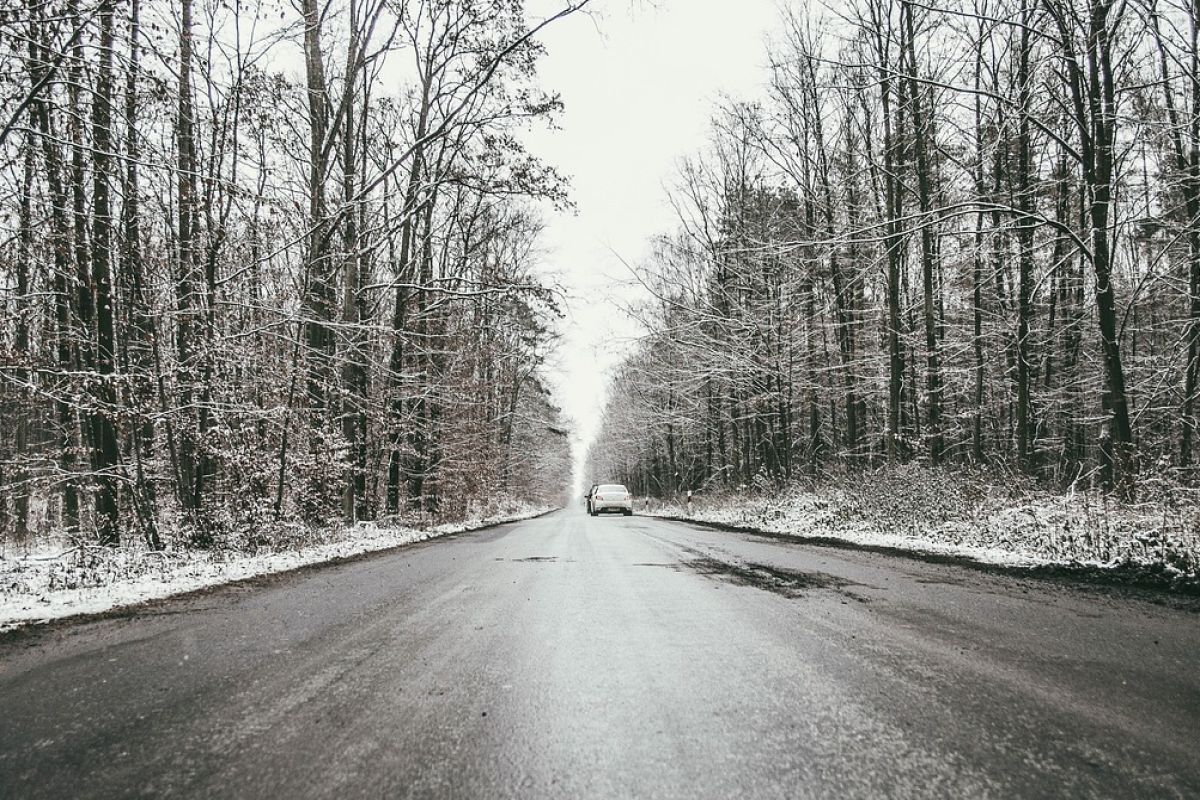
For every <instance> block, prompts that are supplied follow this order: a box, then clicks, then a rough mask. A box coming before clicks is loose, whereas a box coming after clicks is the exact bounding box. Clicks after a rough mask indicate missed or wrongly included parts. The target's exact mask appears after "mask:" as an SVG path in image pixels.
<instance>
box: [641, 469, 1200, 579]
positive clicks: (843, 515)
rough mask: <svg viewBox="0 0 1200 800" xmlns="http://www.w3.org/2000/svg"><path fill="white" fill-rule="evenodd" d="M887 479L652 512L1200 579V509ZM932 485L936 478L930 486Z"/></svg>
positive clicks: (1024, 562) (1011, 559)
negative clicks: (1199, 523)
mask: <svg viewBox="0 0 1200 800" xmlns="http://www.w3.org/2000/svg"><path fill="white" fill-rule="evenodd" d="M872 479H873V480H877V481H878V482H879V483H882V484H883V485H882V486H880V485H874V486H864V485H863V484H859V485H849V484H846V483H841V484H837V485H830V486H822V487H811V486H810V487H800V486H797V487H792V488H791V489H790V490H788V491H784V492H781V493H779V494H774V495H771V494H764V495H736V494H735V495H728V496H724V497H703V498H697V500H696V502H695V503H694V504H693V506H692V508H691V510H690V511H689V510H688V509H687V507H686V506H683V505H680V504H665V505H661V506H657V507H653V508H650V509H647V510H646V511H645V512H643V513H648V514H651V515H655V516H664V517H677V518H685V519H694V520H696V521H697V522H708V523H715V524H717V525H723V526H729V527H733V528H741V529H745V530H757V531H762V532H764V533H770V534H780V535H785V536H794V537H796V538H797V539H800V540H802V539H805V538H812V539H832V540H839V541H845V542H848V543H851V544H855V545H863V546H869V547H885V548H895V549H900V550H910V551H915V552H921V553H929V554H935V555H948V556H956V557H964V558H969V559H973V560H975V561H979V562H982V563H987V564H997V565H1003V566H1019V567H1031V566H1044V565H1059V566H1068V565H1069V566H1084V567H1095V568H1103V569H1115V568H1122V567H1124V568H1133V569H1136V570H1140V571H1148V572H1153V573H1156V574H1159V575H1161V576H1162V577H1163V578H1166V579H1167V580H1169V581H1172V582H1175V583H1190V584H1194V583H1196V582H1197V580H1198V579H1200V533H1198V532H1197V530H1198V525H1197V522H1198V520H1200V509H1197V508H1195V507H1194V505H1193V504H1190V503H1187V504H1181V505H1179V506H1178V507H1175V508H1169V507H1168V506H1166V505H1163V504H1146V505H1144V506H1141V507H1135V506H1122V505H1119V504H1116V503H1113V502H1110V501H1109V500H1107V499H1105V498H1102V497H1097V496H1095V495H1087V496H1085V495H1083V494H1082V493H1080V494H1067V495H1054V494H1051V493H1047V492H1041V493H1027V494H1025V495H1023V496H1015V495H1014V494H1010V493H1009V492H1007V491H1004V490H1002V489H997V490H987V489H982V490H981V488H980V486H979V484H978V483H972V482H970V481H967V480H957V479H954V478H953V477H950V478H946V477H944V476H933V477H931V476H929V475H928V474H924V475H923V474H919V473H916V472H899V473H898V474H891V475H876V476H872ZM930 484H932V485H930Z"/></svg>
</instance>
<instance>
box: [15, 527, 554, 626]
mask: <svg viewBox="0 0 1200 800" xmlns="http://www.w3.org/2000/svg"><path fill="white" fill-rule="evenodd" d="M550 510H552V508H551V507H550V506H516V507H514V508H511V509H507V510H505V511H503V512H501V513H494V514H492V515H490V516H479V517H473V518H469V519H467V520H464V521H462V522H455V523H448V524H443V525H437V526H435V527H430V528H424V529H418V528H403V527H396V528H387V527H382V528H381V527H377V526H376V525H374V524H372V523H359V524H358V525H355V526H354V527H351V528H346V529H343V530H342V531H339V532H338V533H337V534H336V538H335V539H334V540H333V541H328V542H325V543H322V544H314V545H309V546H306V547H300V548H296V549H292V550H281V551H275V552H267V553H257V554H249V553H238V552H227V551H202V550H184V549H179V550H165V551H159V552H152V551H149V550H144V549H142V550H139V549H133V548H130V549H126V548H121V549H117V550H112V549H110V548H101V547H83V548H70V549H67V550H65V551H64V550H63V549H62V548H58V549H56V550H51V549H48V548H45V547H42V548H40V549H39V550H37V551H31V552H28V553H25V554H22V555H20V556H9V557H0V631H5V630H10V629H12V628H16V627H19V626H21V625H27V624H30V623H39V622H48V621H50V620H52V619H59V618H62V617H70V616H75V615H76V614H94V613H98V612H102V611H108V610H111V609H113V608H118V607H121V606H127V605H131V604H134V603H141V602H144V601H147V600H157V599H159V598H163V597H168V596H170V595H175V594H182V593H184V592H190V591H194V590H196V589H202V588H205V587H207V586H215V585H218V584H222V583H230V582H232V581H237V580H241V579H243V578H251V577H254V576H256V575H265V574H268V573H272V572H285V571H287V570H292V569H296V568H298V567H302V566H305V565H308V564H317V563H320V562H324V561H331V560H334V559H338V558H346V557H348V556H354V555H358V554H360V553H367V552H372V551H376V550H386V549H388V548H392V547H399V546H400V545H405V544H411V543H413V542H420V541H424V540H426V539H432V538H434V537H437V536H445V535H447V534H452V533H461V532H464V531H469V530H475V529H478V528H484V527H487V526H489V525H497V524H500V523H504V522H513V521H516V520H522V519H529V518H531V517H536V516H539V515H541V514H544V513H546V512H548V511H550Z"/></svg>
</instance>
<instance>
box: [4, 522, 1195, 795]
mask: <svg viewBox="0 0 1200 800" xmlns="http://www.w3.org/2000/svg"><path fill="white" fill-rule="evenodd" d="M1154 599H1155V598H1154V597H1152V596H1149V597H1142V596H1139V595H1130V594H1128V593H1121V592H1116V593H1114V592H1110V591H1107V590H1105V589H1103V588H1097V587H1094V586H1079V585H1074V584H1072V583H1070V582H1062V581H1052V580H1043V579H1033V578H1021V577H1014V576H1012V575H1006V574H991V573H988V572H983V571H979V570H976V569H971V568H967V567H964V566H959V565H954V564H945V563H926V562H923V561H920V560H915V559H909V558H902V557H897V556H894V555H888V554H882V553H874V552H862V551H851V550H840V549H836V548H830V547H819V546H812V545H800V544H795V543H791V542H780V541H776V540H772V539H766V538H761V537H756V536H753V535H748V534H735V533H727V532H718V531H712V530H707V529H703V528H699V527H695V526H691V525H686V524H681V523H672V522H664V521H658V520H654V519H650V518H646V517H642V516H635V517H632V518H623V517H602V518H598V519H592V518H590V517H588V516H586V515H585V514H584V513H583V512H582V511H579V510H575V509H570V510H565V511H560V512H556V513H554V514H551V515H549V516H546V517H542V518H539V519H536V520H532V521H528V522H524V523H518V524H511V525H505V526H501V527H497V528H492V529H488V530H484V531H479V532H475V533H469V534H462V535H458V536H454V537H450V538H445V539H441V540H434V541H430V542H427V543H422V544H419V545H414V546H410V547H406V548H402V549H399V550H395V551H391V552H389V553H385V554H380V555H376V556H372V557H368V558H363V559H360V560H356V561H352V562H348V563H343V564H338V565H333V566H328V567H324V568H319V569H311V570H305V571H302V572H299V573H295V574H291V575H287V576H281V577H275V578H270V579H264V580H259V581H254V582H251V583H248V584H243V585H238V586H232V587H226V588H222V589H218V590H214V591H210V592H207V593H204V594H200V595H195V596H190V597H186V598H181V599H177V600H172V601H166V602H162V603H158V604H155V605H153V606H150V607H146V608H143V609H141V610H139V611H137V612H136V613H131V614H124V615H121V616H117V617H110V618H107V619H98V620H86V621H79V622H73V623H70V624H59V625H54V626H49V627H43V628H40V629H33V630H27V631H25V632H19V633H16V634H10V635H8V636H7V637H6V638H5V639H4V640H3V641H0V797H3V798H14V799H15V798H43V797H47V798H75V797H222V798H224V797H233V798H242V797H245V798H327V797H332V798H339V799H340V800H346V799H347V798H360V797H362V798H401V797H429V798H434V797H436V798H574V797H579V798H587V797H604V798H607V797H622V798H624V797H628V798H687V799H688V800H692V799H693V798H734V797H746V798H807V797H829V798H856V797H861V798H877V797H921V798H925V797H953V798H959V797H972V798H973V797H981V798H982V797H996V798H1019V797H1048V798H1050V797H1055V798H1056V797H1072V798H1084V797H1112V798H1152V797H1178V798H1187V797H1190V798H1195V797H1200V614H1198V613H1196V611H1195V610H1194V609H1189V608H1187V607H1182V608H1181V607H1173V606H1172V604H1171V602H1170V601H1169V599H1168V601H1167V602H1166V603H1165V604H1164V603H1161V602H1153V601H1154Z"/></svg>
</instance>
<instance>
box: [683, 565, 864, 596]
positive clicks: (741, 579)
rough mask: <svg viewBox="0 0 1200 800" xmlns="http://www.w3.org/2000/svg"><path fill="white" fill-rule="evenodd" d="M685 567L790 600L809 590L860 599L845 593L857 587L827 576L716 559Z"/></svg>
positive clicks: (832, 576) (835, 577) (820, 573)
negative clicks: (829, 591) (831, 591)
mask: <svg viewBox="0 0 1200 800" xmlns="http://www.w3.org/2000/svg"><path fill="white" fill-rule="evenodd" d="M683 565H684V566H686V567H689V568H690V569H692V570H694V571H696V572H698V573H699V574H701V575H707V576H709V577H715V578H719V579H721V580H725V581H728V582H729V583H733V584H736V585H738V586H752V587H754V588H755V589H763V590H766V591H768V592H774V593H775V594H778V595H782V596H783V597H788V598H796V597H803V596H804V593H805V592H806V591H809V590H814V589H833V590H835V591H839V592H842V593H843V594H846V595H848V596H850V597H854V598H855V599H861V598H859V597H857V596H856V595H853V594H851V593H850V592H845V591H843V590H844V589H845V588H846V587H847V586H853V585H856V584H854V583H853V582H852V581H847V580H843V579H841V578H838V577H837V576H835V575H830V574H828V573H826V572H802V571H800V570H790V569H781V568H780V567H772V566H768V565H766V564H751V563H747V564H732V563H729V562H727V561H718V560H717V559H715V558H696V559H692V560H690V561H685V562H684V563H683Z"/></svg>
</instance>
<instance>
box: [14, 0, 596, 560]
mask: <svg viewBox="0 0 1200 800" xmlns="http://www.w3.org/2000/svg"><path fill="white" fill-rule="evenodd" d="M583 5H586V0H584V2H573V3H570V4H564V5H563V6H562V7H561V10H560V12H559V13H558V14H557V15H555V16H552V17H550V18H547V19H543V20H534V21H532V22H531V21H529V20H527V18H526V12H525V9H524V7H523V4H522V3H521V2H519V0H506V1H505V2H500V1H499V0H335V2H331V3H318V2H316V0H293V1H292V2H267V3H261V4H260V3H253V2H252V3H241V2H221V1H219V0H6V1H5V2H3V3H0V108H2V109H3V113H2V118H0V535H2V536H3V538H5V539H8V540H10V541H16V542H22V541H27V540H29V539H30V538H33V537H37V536H39V535H43V534H47V533H50V534H57V533H61V532H65V533H67V534H68V535H73V536H78V537H80V538H81V539H84V540H90V541H95V542H99V543H103V544H118V543H121V542H124V541H133V542H138V541H144V542H145V543H146V545H148V546H149V547H151V548H156V549H157V548H159V547H161V546H163V545H164V544H167V543H173V544H177V545H178V544H187V545H192V546H201V547H205V546H219V545H223V544H226V543H228V542H235V541H236V542H242V543H245V542H247V541H251V542H252V540H253V539H254V537H256V536H264V535H267V532H269V531H270V529H271V523H272V522H274V521H279V520H292V521H297V520H299V521H303V522H305V523H310V524H328V523H338V522H342V521H351V522H352V521H356V520H369V519H376V518H380V517H383V516H385V515H400V516H403V515H405V514H417V513H420V514H425V515H429V514H436V515H438V516H441V517H445V518H454V517H455V516H456V515H462V514H464V513H466V511H467V510H468V508H469V507H470V506H471V505H472V504H473V503H477V502H480V501H482V500H483V499H485V498H487V497H489V496H492V495H495V494H497V493H505V494H509V495H512V496H519V497H522V498H525V499H528V500H543V501H544V500H546V499H548V498H556V497H557V495H558V493H559V492H560V490H561V487H560V485H559V483H560V481H561V476H562V475H564V474H566V472H567V471H568V470H569V466H568V464H569V449H568V442H567V435H566V431H565V430H564V427H563V422H562V420H561V419H560V412H559V410H558V409H557V408H556V406H555V405H554V403H553V401H552V399H551V397H550V394H549V392H548V390H547V387H546V385H545V378H544V375H543V373H542V365H543V363H544V361H545V359H546V357H547V354H548V352H549V348H550V347H551V345H552V340H553V330H554V328H553V322H554V319H555V318H556V316H557V314H558V313H559V310H558V305H559V303H558V299H557V293H556V292H555V291H553V290H552V287H549V286H547V285H546V284H545V281H544V280H542V279H539V277H538V276H537V274H536V273H535V271H534V266H535V262H536V255H537V252H538V243H537V242H538V235H539V229H540V223H539V220H538V217H537V214H536V208H535V206H536V204H537V203H539V202H546V201H548V202H550V203H561V202H563V201H564V184H563V181H562V179H561V178H560V177H559V176H558V175H557V174H556V173H555V172H554V171H553V170H552V169H550V168H548V167H547V166H546V165H544V164H542V163H541V162H540V161H538V160H537V159H536V157H534V156H533V155H532V154H530V153H528V152H526V150H525V149H524V147H523V146H522V144H521V137H520V132H521V130H523V129H524V128H525V127H526V126H529V125H531V124H541V123H542V122H543V121H545V120H547V119H549V118H550V117H552V116H553V115H554V114H555V113H556V112H557V111H558V109H559V105H560V104H559V101H558V99H557V98H556V97H555V96H554V95H552V94H547V93H545V92H544V91H543V90H541V89H540V88H539V86H538V85H537V82H536V75H535V65H536V62H537V60H538V58H539V56H540V54H541V53H542V48H541V46H540V44H539V42H538V35H539V33H540V32H541V30H542V28H544V26H546V25H549V24H553V23H554V22H555V21H556V20H557V19H559V18H562V17H564V16H566V15H569V14H572V13H574V12H576V11H578V10H579V9H580V8H581V7H582V6H583Z"/></svg>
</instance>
